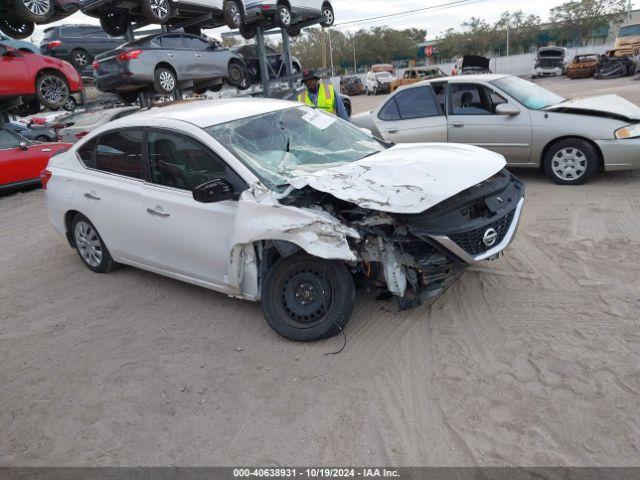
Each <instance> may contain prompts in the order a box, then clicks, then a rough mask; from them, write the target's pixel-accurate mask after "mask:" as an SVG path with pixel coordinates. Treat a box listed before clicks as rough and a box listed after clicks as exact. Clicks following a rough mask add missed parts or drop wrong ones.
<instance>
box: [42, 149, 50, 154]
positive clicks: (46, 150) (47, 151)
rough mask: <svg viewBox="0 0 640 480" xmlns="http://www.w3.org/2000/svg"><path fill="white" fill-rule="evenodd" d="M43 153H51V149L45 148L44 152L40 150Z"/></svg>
mask: <svg viewBox="0 0 640 480" xmlns="http://www.w3.org/2000/svg"><path fill="white" fill-rule="evenodd" d="M40 151H41V152H42V153H49V152H50V151H51V149H50V148H43V149H42V150H40Z"/></svg>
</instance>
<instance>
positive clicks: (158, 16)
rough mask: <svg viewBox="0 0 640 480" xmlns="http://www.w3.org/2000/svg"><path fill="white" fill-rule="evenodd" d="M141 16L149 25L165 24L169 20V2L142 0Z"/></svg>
mask: <svg viewBox="0 0 640 480" xmlns="http://www.w3.org/2000/svg"><path fill="white" fill-rule="evenodd" d="M141 7H142V14H143V15H144V17H145V18H146V19H147V20H149V21H150V22H151V23H162V24H164V23H167V22H168V21H169V19H170V18H171V4H170V3H169V0H142V4H141Z"/></svg>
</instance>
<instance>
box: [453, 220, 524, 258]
mask: <svg viewBox="0 0 640 480" xmlns="http://www.w3.org/2000/svg"><path fill="white" fill-rule="evenodd" d="M515 214H516V212H515V210H512V211H511V212H509V213H508V214H507V215H505V216H504V217H502V218H500V219H498V220H496V221H495V222H493V223H491V224H489V225H485V226H483V227H482V228H478V229H476V230H471V231H469V232H464V233H458V234H453V235H449V238H450V239H451V240H453V241H454V242H455V243H456V244H457V245H458V246H459V247H460V248H462V249H463V250H464V251H465V252H467V253H468V254H469V255H473V256H475V255H479V254H481V253H483V252H485V251H487V250H489V248H492V247H487V246H486V245H485V244H484V243H483V241H482V239H483V237H484V234H485V232H486V231H487V230H488V229H490V228H493V229H494V230H495V231H496V232H497V233H498V238H497V239H496V241H495V243H494V244H493V246H496V245H498V244H500V242H502V240H504V237H505V236H506V235H507V232H508V231H509V227H510V226H511V223H512V222H513V218H514V216H515Z"/></svg>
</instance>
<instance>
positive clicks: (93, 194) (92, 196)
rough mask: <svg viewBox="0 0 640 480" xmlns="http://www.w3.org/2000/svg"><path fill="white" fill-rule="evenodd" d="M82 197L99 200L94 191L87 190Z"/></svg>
mask: <svg viewBox="0 0 640 480" xmlns="http://www.w3.org/2000/svg"><path fill="white" fill-rule="evenodd" d="M84 198H88V199H89V200H100V197H99V196H97V195H96V192H87V193H85V194H84Z"/></svg>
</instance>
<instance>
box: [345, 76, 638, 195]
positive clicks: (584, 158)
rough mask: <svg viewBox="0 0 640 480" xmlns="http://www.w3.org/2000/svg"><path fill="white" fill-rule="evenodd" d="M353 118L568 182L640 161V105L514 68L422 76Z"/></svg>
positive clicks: (401, 136)
mask: <svg viewBox="0 0 640 480" xmlns="http://www.w3.org/2000/svg"><path fill="white" fill-rule="evenodd" d="M352 122H353V123H354V124H356V125H357V126H359V127H363V128H368V129H370V130H371V131H372V132H373V133H374V134H375V135H376V136H378V137H380V138H383V139H384V140H387V141H391V142H396V143H414V142H452V143H464V144H471V145H476V146H480V147H484V148H487V149H489V150H493V151H495V152H498V153H501V154H502V155H504V156H505V158H506V159H507V162H508V163H509V164H510V165H512V166H519V167H532V168H543V169H544V170H545V172H546V173H547V175H549V177H551V179H553V180H554V181H555V182H557V183H559V184H564V185H577V184H582V183H585V182H587V181H588V180H590V179H591V178H592V177H593V176H594V175H595V174H596V173H597V172H599V171H602V170H607V171H610V170H629V169H638V168H640V107H638V106H637V105H635V104H633V103H631V102H629V101H627V100H625V99H623V98H621V97H619V96H617V95H602V96H593V97H583V98H576V99H564V98H562V97H559V96H558V95H556V94H554V93H552V92H550V91H548V90H545V89H544V88H542V87H540V86H538V85H536V84H534V83H531V82H528V81H526V80H523V79H521V78H518V77H515V76H512V75H472V76H463V77H447V78H438V79H433V80H427V81H424V82H420V83H417V84H415V85H411V86H409V87H405V88H401V89H399V90H398V91H396V92H395V93H394V94H393V95H391V96H390V97H389V98H388V99H387V100H386V101H385V102H384V103H382V104H381V105H379V106H378V108H376V109H375V110H373V111H371V112H367V113H363V114H359V115H356V116H354V117H353V118H352Z"/></svg>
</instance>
